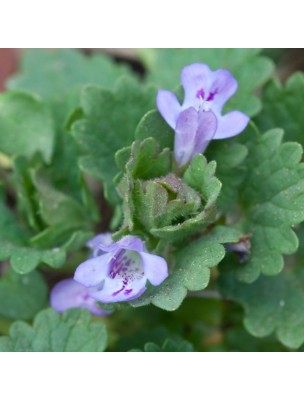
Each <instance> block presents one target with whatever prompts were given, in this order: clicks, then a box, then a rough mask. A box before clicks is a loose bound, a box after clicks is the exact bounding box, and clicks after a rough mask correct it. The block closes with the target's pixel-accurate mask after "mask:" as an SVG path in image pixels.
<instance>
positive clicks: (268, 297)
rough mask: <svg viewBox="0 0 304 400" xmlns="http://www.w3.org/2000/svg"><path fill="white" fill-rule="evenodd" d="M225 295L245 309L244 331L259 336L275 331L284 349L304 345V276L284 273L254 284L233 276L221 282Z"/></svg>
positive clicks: (290, 271)
mask: <svg viewBox="0 0 304 400" xmlns="http://www.w3.org/2000/svg"><path fill="white" fill-rule="evenodd" d="M219 285H220V289H221V292H222V294H223V295H224V296H227V297H228V298H230V299H232V300H234V301H237V302H238V303H241V304H242V305H243V307H244V308H245V319H244V324H245V328H246V329H247V330H248V332H250V333H251V334H252V335H254V336H256V337H264V336H268V335H270V334H271V333H273V332H275V334H276V336H277V338H278V340H279V341H280V342H281V343H283V344H284V345H285V346H287V347H290V348H292V349H296V348H298V347H300V346H301V344H303V343H304V314H303V308H304V273H303V271H302V270H301V269H299V270H298V271H292V270H284V271H283V272H281V274H280V275H278V276H276V277H265V276H261V277H260V278H259V279H258V280H256V281H255V282H254V283H252V284H251V285H247V284H243V283H240V282H238V281H237V280H236V279H235V278H234V277H233V275H232V274H224V275H223V276H221V278H220V281H219Z"/></svg>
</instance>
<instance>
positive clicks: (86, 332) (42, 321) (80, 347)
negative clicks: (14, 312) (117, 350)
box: [0, 309, 107, 352]
mask: <svg viewBox="0 0 304 400" xmlns="http://www.w3.org/2000/svg"><path fill="white" fill-rule="evenodd" d="M106 345H107V333H106V329H105V325H104V324H103V323H102V322H100V321H98V322H94V321H93V320H92V316H91V315H90V313H89V312H88V311H85V310H80V309H73V310H69V311H67V312H65V313H64V314H63V315H59V314H58V313H56V311H54V310H51V309H47V310H44V311H41V312H40V313H39V314H37V316H36V318H35V320H34V323H33V326H30V325H28V324H27V323H25V322H20V321H17V322H15V323H14V324H13V325H12V327H11V329H10V334H9V336H3V337H0V351H4V352H7V351H15V352H25V351H26V352H28V351H33V352H39V351H44V352H50V351H52V352H72V351H73V352H74V351H97V352H99V351H104V349H105V348H106Z"/></svg>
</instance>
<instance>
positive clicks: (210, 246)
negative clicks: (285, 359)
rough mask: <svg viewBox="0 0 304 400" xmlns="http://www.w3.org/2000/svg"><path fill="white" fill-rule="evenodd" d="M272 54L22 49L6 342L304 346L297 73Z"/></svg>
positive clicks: (5, 273)
mask: <svg viewBox="0 0 304 400" xmlns="http://www.w3.org/2000/svg"><path fill="white" fill-rule="evenodd" d="M267 54H268V56H267ZM271 54H272V53H271V52H269V51H268V52H263V51H261V50H258V49H145V50H143V49H141V50H137V51H136V53H135V54H134V58H135V59H136V62H131V61H130V60H125V61H123V60H122V61H120V62H117V61H115V59H113V58H110V57H109V56H106V55H103V54H100V53H97V52H95V53H94V54H85V53H83V52H80V51H77V50H52V51H50V50H26V51H25V52H24V54H23V56H22V59H21V60H20V66H19V71H18V72H17V73H16V74H15V75H14V76H11V77H10V78H9V79H8V81H7V82H6V88H7V89H6V91H5V92H4V93H2V94H1V95H0V174H1V175H0V177H1V183H0V260H1V265H0V351H3V352H10V351H47V352H49V351H53V352H59V351H60V352H61V351H67V352H68V351H105V350H106V351H132V352H134V351H136V352H138V351H144V352H151V351H152V352H154V351H156V352H160V351H161V352H174V351H178V352H180V351H290V350H299V351H302V349H304V311H303V310H304V272H303V271H304V269H303V268H304V265H303V263H304V244H303V243H304V228H303V227H304V225H303V221H304V163H303V162H302V159H303V149H302V145H304V118H303V115H302V113H301V107H302V106H304V104H303V103H304V75H303V74H302V72H299V71H292V70H291V68H290V67H288V64H287V66H285V70H287V71H288V74H287V75H288V77H287V79H285V77H284V79H279V78H278V77H280V76H281V75H280V73H279V72H280V71H281V69H282V63H283V62H284V60H285V61H286V60H288V52H287V51H285V52H284V51H282V53H281V54H284V57H283V56H282V60H283V61H282V60H281V59H278V57H276V63H277V65H275V64H274V61H273V60H272V59H271V58H270V57H271ZM280 60H281V61H280ZM285 75H286V74H285Z"/></svg>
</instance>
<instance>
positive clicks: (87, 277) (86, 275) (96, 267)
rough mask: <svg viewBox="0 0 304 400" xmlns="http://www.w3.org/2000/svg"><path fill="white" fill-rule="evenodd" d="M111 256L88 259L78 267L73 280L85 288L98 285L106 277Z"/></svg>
mask: <svg viewBox="0 0 304 400" xmlns="http://www.w3.org/2000/svg"><path fill="white" fill-rule="evenodd" d="M111 258H112V254H111V253H108V254H103V255H102V256H99V257H94V258H90V259H88V260H87V261H85V262H83V263H82V264H80V265H79V266H78V268H77V269H76V271H75V275H74V279H75V280H76V281H77V282H79V283H81V284H82V285H84V286H86V287H93V286H97V285H100V284H101V283H102V282H103V281H104V279H105V278H106V276H107V273H108V269H109V261H110V259H111Z"/></svg>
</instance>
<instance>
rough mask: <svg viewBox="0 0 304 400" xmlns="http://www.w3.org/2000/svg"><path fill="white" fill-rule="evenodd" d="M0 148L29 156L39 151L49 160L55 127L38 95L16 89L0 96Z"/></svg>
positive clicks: (11, 153)
mask: <svg viewBox="0 0 304 400" xmlns="http://www.w3.org/2000/svg"><path fill="white" fill-rule="evenodd" d="M0 132H1V135H0V150H1V151H2V152H3V153H5V154H7V155H9V156H18V155H24V156H32V155H33V154H34V153H35V152H37V151H40V152H41V155H42V156H43V159H44V160H45V161H46V162H47V163H48V162H50V160H51V157H52V153H53V149H54V139H55V131H54V127H53V121H52V117H51V113H50V112H49V110H48V108H47V107H46V105H45V104H44V103H43V102H42V101H41V100H39V99H38V98H36V97H34V96H32V95H30V94H26V93H21V92H20V93H19V92H8V93H4V94H2V95H1V96H0Z"/></svg>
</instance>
